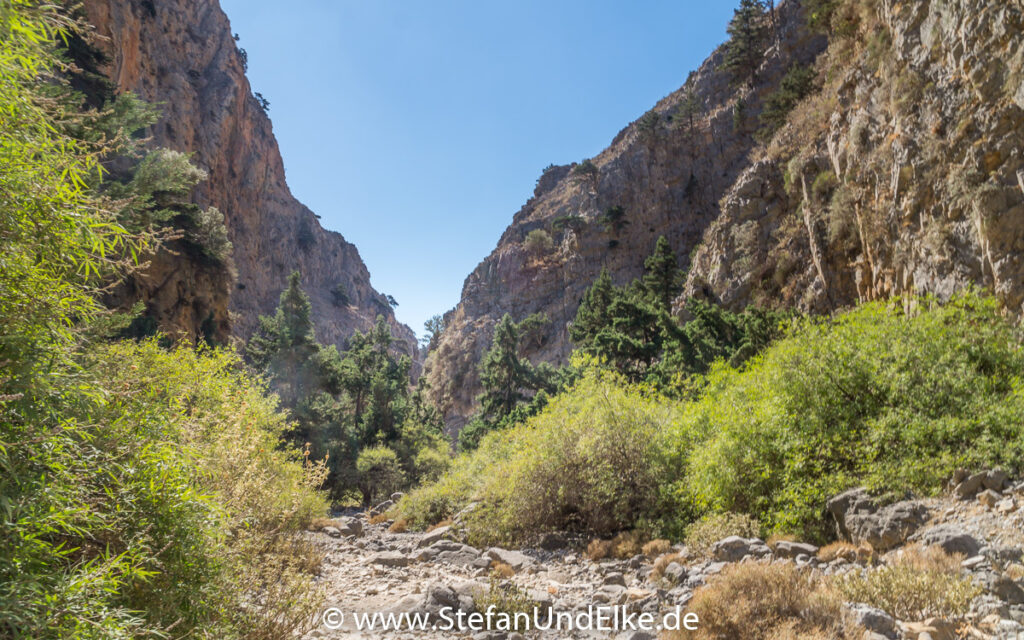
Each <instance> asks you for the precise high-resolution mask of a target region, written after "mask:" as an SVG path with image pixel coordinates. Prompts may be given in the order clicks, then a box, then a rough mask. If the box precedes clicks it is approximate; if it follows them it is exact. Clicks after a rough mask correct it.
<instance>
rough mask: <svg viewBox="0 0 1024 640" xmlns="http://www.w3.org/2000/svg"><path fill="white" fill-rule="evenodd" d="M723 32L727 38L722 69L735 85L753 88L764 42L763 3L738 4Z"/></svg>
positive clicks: (750, 0)
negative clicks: (729, 75)
mask: <svg viewBox="0 0 1024 640" xmlns="http://www.w3.org/2000/svg"><path fill="white" fill-rule="evenodd" d="M726 31H727V32H728V33H729V36H730V37H729V41H728V42H727V43H726V45H725V60H724V61H723V62H722V68H723V69H725V70H726V71H728V72H729V73H731V74H732V76H733V79H734V81H735V82H737V83H743V82H747V83H749V84H753V82H754V79H755V78H756V74H757V69H758V67H759V66H761V58H762V56H763V55H764V50H765V46H766V44H767V40H768V25H767V23H766V20H765V6H764V3H763V2H762V1H761V0H740V7H739V8H738V9H736V10H735V12H734V15H733V18H732V20H731V21H730V22H729V27H728V28H727V29H726Z"/></svg>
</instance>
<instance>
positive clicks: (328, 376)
mask: <svg viewBox="0 0 1024 640" xmlns="http://www.w3.org/2000/svg"><path fill="white" fill-rule="evenodd" d="M310 314H311V306H310V302H309V298H308V297H307V296H306V294H305V292H303V291H302V287H301V278H300V276H299V274H298V273H293V274H292V275H291V277H290V278H289V283H288V288H287V289H285V290H284V292H282V294H281V301H280V304H279V305H278V308H277V311H276V312H275V314H274V316H272V317H261V318H260V328H259V330H258V331H257V332H256V333H255V334H254V335H253V336H252V338H250V339H249V343H248V344H247V345H246V356H247V358H248V360H249V361H250V362H251V363H252V365H253V366H254V367H255V368H256V369H257V370H258V371H260V372H261V373H262V374H263V375H264V376H266V378H267V380H268V382H269V384H270V388H271V389H272V390H274V391H275V392H276V393H277V394H278V395H279V396H280V397H281V401H282V404H283V405H284V406H285V407H286V408H287V409H289V410H290V411H291V413H292V415H293V416H294V418H295V420H296V426H295V428H294V429H293V431H292V432H291V433H290V434H289V435H290V439H291V440H292V441H293V442H294V443H296V444H299V445H301V444H303V443H309V444H310V445H311V447H312V449H311V450H312V453H313V455H314V456H315V457H324V456H327V457H328V458H329V460H330V469H331V475H330V480H329V485H330V488H331V490H332V493H333V495H334V496H335V497H341V496H343V495H345V494H346V493H349V492H351V490H352V489H355V488H357V487H358V488H360V489H361V490H362V491H363V495H364V498H365V499H367V500H369V498H370V496H371V495H373V492H372V491H368V490H367V489H366V487H367V486H368V485H367V484H366V482H364V480H367V479H366V478H363V477H362V474H361V473H360V472H359V469H358V466H359V465H358V459H359V455H360V452H361V451H363V450H364V449H367V448H369V447H374V446H376V445H382V446H386V447H388V448H389V449H390V450H393V451H394V452H397V454H398V456H399V461H400V464H401V471H402V473H401V476H400V478H401V479H403V480H404V481H406V482H408V483H411V482H415V481H416V480H417V479H418V478H419V474H418V471H417V463H416V459H417V456H418V455H419V453H420V451H421V450H423V449H432V450H434V451H440V450H442V449H444V446H445V445H443V444H442V443H443V441H444V438H443V436H442V434H441V420H440V417H439V416H438V415H437V412H436V410H434V409H433V408H432V407H430V406H429V405H428V404H427V403H426V400H425V397H424V395H423V393H422V388H421V389H418V390H416V392H411V391H410V387H409V371H410V368H411V367H412V361H411V360H410V358H409V357H408V356H406V355H396V353H395V347H396V345H395V340H394V338H393V337H392V335H391V328H390V327H389V326H388V324H387V322H386V321H385V320H384V318H383V317H380V316H378V318H377V322H376V324H375V325H374V327H373V329H371V330H370V331H369V332H367V333H362V332H360V331H356V332H355V333H353V334H352V336H351V337H349V339H348V344H347V348H346V349H345V351H344V352H343V353H339V352H338V350H337V348H335V347H334V346H333V345H332V346H329V347H325V346H324V345H322V344H320V343H319V342H317V340H316V336H315V334H314V331H313V321H312V318H311V315H310ZM367 481H368V480H367ZM399 484H400V485H402V486H404V484H403V483H401V482H399ZM398 488H402V487H401V486H397V487H395V489H394V490H397V489H398Z"/></svg>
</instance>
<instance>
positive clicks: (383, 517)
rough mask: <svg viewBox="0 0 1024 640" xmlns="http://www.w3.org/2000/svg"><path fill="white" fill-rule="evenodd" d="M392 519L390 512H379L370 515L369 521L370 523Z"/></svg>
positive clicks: (379, 522)
mask: <svg viewBox="0 0 1024 640" xmlns="http://www.w3.org/2000/svg"><path fill="white" fill-rule="evenodd" d="M390 519H391V518H389V517H388V514H386V513H378V514H377V515H375V516H370V519H369V520H368V522H369V523H370V524H381V523H384V522H387V521H388V520H390Z"/></svg>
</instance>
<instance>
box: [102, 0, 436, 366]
mask: <svg viewBox="0 0 1024 640" xmlns="http://www.w3.org/2000/svg"><path fill="white" fill-rule="evenodd" d="M84 11H85V14H86V16H87V19H88V20H89V22H91V24H92V25H94V26H95V35H96V36H97V37H96V38H95V41H94V45H95V46H97V47H98V48H99V49H100V50H102V51H103V52H104V54H105V59H104V60H103V61H102V62H101V64H100V67H101V71H102V72H103V73H104V74H105V75H107V76H108V77H109V78H110V80H111V81H112V82H113V83H114V85H115V87H116V90H117V91H119V92H127V91H131V92H134V93H136V94H137V95H139V96H140V97H141V98H143V99H145V100H147V101H149V102H153V103H158V104H160V106H161V108H162V110H163V115H162V117H161V119H160V121H159V122H158V123H157V124H156V125H155V126H153V127H151V128H150V130H148V131H147V132H146V133H147V135H149V136H151V137H152V139H153V144H154V145H156V146H162V147H167V148H170V149H174V150H178V151H184V152H190V153H193V154H194V156H193V162H194V163H195V164H197V165H198V166H199V167H201V168H202V169H203V170H205V171H206V172H207V173H208V174H209V178H208V179H207V180H206V181H205V182H203V183H201V184H200V185H199V186H198V187H197V188H196V191H195V194H194V199H195V201H196V202H197V203H198V204H200V205H201V206H204V207H206V206H211V205H212V206H215V207H217V208H218V209H219V210H220V211H221V212H222V213H223V214H224V216H225V223H226V225H227V228H228V232H229V236H230V239H231V242H232V244H233V246H234V253H233V259H234V263H235V266H236V268H237V272H238V276H237V279H236V281H235V282H234V284H233V285H232V287H231V290H230V292H223V293H213V292H211V291H210V286H209V283H208V282H207V280H208V279H209V278H203V277H197V275H196V272H195V269H194V268H193V267H191V266H190V265H189V264H188V261H187V260H185V259H176V258H175V257H173V256H167V255H164V256H159V257H158V259H157V260H154V264H153V266H152V267H151V269H150V271H149V273H147V274H146V277H145V278H144V282H143V283H142V284H141V285H140V288H141V289H142V291H140V292H139V293H140V294H141V295H143V297H144V299H145V300H146V301H147V302H150V303H151V306H154V307H155V309H152V311H153V312H154V313H155V314H156V315H157V317H158V318H160V319H161V321H162V322H161V324H162V328H164V329H165V330H170V331H174V330H179V331H182V332H184V333H186V334H194V333H195V327H196V324H195V323H196V320H197V316H198V315H202V314H205V313H206V312H207V311H206V308H207V307H210V309H209V312H210V313H212V314H213V316H214V318H215V321H216V323H217V324H218V325H220V326H222V327H223V328H224V329H225V330H226V329H227V328H228V327H230V331H231V334H232V335H234V336H238V337H240V338H242V339H245V338H247V337H248V336H249V335H250V334H251V333H252V331H253V330H254V329H255V328H256V326H257V319H258V316H259V315H260V314H269V313H271V312H273V310H274V308H275V307H276V306H277V301H278V296H279V294H280V292H281V290H282V289H283V288H284V287H285V286H286V284H287V279H288V275H289V274H290V273H291V272H292V271H293V270H299V271H300V272H301V273H302V276H303V288H304V289H305V290H306V292H307V293H308V294H309V297H310V299H311V301H312V305H313V317H314V322H315V325H316V331H317V337H318V339H319V340H320V341H321V342H324V343H327V344H331V343H334V344H339V345H340V344H342V343H343V341H344V339H345V338H346V337H347V336H349V335H350V334H351V333H352V332H353V331H354V330H357V329H359V330H365V329H367V328H369V327H370V326H372V324H373V322H374V320H375V318H376V317H377V316H378V315H383V316H384V317H385V318H386V319H387V320H388V322H389V323H390V324H391V327H392V332H393V333H394V334H395V336H396V337H397V338H398V339H399V340H400V341H402V343H403V344H404V345H405V347H404V349H403V350H404V351H406V352H408V353H410V354H413V355H415V354H416V349H415V346H416V345H415V336H414V334H413V332H412V331H411V330H410V329H409V328H408V327H406V326H405V325H402V324H400V323H398V322H397V321H396V320H395V317H394V313H393V312H392V310H391V307H390V306H389V305H388V303H387V300H385V298H384V297H383V296H382V295H381V294H380V293H379V292H377V291H375V290H374V289H373V288H372V287H371V286H370V274H369V272H368V271H367V269H366V265H364V264H363V261H362V259H361V258H360V256H359V252H358V250H357V249H356V247H355V246H354V245H352V244H351V243H349V242H347V241H346V240H345V239H344V238H343V237H342V236H341V235H340V234H339V233H336V232H333V231H327V230H325V229H323V228H322V227H321V226H320V223H319V222H318V217H317V216H316V215H315V214H314V213H313V212H312V211H310V210H309V209H308V208H307V207H305V206H304V205H302V203H300V202H299V201H298V200H296V199H295V197H294V196H292V194H291V192H290V190H289V188H288V184H287V182H286V181H285V172H284V164H283V162H282V159H281V153H280V151H279V149H278V146H277V142H276V140H275V139H274V134H273V130H272V127H271V123H270V119H269V118H268V117H267V114H266V113H265V112H264V110H263V109H262V108H261V106H260V104H259V102H258V101H257V99H256V98H255V97H254V96H253V93H252V90H251V88H250V86H249V82H248V80H247V79H246V76H245V62H244V60H243V56H242V54H241V52H240V51H239V49H238V47H237V46H236V44H235V40H234V38H233V37H232V32H231V26H230V23H229V22H228V18H227V16H226V15H225V14H224V12H223V11H222V10H221V8H220V6H219V4H218V2H217V1H216V0H86V1H85V3H84ZM228 293H229V295H226V294H228ZM200 301H201V302H200ZM197 309H198V311H197ZM229 312H230V317H229V315H228V314H229Z"/></svg>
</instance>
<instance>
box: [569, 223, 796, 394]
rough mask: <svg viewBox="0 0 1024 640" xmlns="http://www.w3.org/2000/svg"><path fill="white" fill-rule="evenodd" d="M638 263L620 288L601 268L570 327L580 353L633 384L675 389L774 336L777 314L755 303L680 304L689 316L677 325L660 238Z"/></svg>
mask: <svg viewBox="0 0 1024 640" xmlns="http://www.w3.org/2000/svg"><path fill="white" fill-rule="evenodd" d="M644 267H645V270H644V271H645V272H644V275H643V277H642V278H641V279H640V280H637V281H634V282H633V283H632V284H631V285H629V286H627V287H615V286H614V285H613V284H612V281H611V277H610V276H609V275H608V273H607V271H602V272H601V275H600V276H598V278H597V280H596V281H595V282H594V285H593V286H592V287H591V288H590V289H588V290H587V291H586V293H584V295H583V300H582V301H581V302H580V306H579V309H578V310H577V312H576V318H575V319H574V320H573V322H572V324H570V325H569V337H570V338H571V339H572V341H573V343H574V344H575V345H576V346H577V347H578V348H579V349H580V350H582V351H583V352H584V353H587V354H590V355H593V356H595V357H597V358H598V359H599V360H601V361H602V362H604V363H606V364H607V365H608V366H610V367H612V368H614V369H615V370H616V371H618V372H619V373H621V374H623V375H624V376H626V378H627V379H629V380H630V381H632V382H640V381H646V382H649V383H652V384H655V385H656V386H658V387H659V388H661V389H662V390H663V391H665V392H674V391H680V390H683V389H685V388H686V387H687V386H688V385H689V382H688V381H689V378H690V377H691V376H693V375H696V374H703V373H706V372H707V371H708V369H709V368H710V367H711V365H712V364H713V363H714V362H715V361H716V360H719V359H723V360H727V361H729V362H731V363H732V364H733V365H735V366H739V365H740V364H742V363H743V362H744V361H746V360H747V359H748V358H750V357H751V356H753V355H754V354H756V353H757V352H758V351H760V350H761V349H763V348H764V347H765V346H766V345H767V344H768V343H769V342H770V341H771V340H772V339H773V338H774V337H776V336H777V335H778V334H779V329H780V322H781V320H782V319H783V317H784V316H783V315H782V314H779V313H773V312H768V311H763V310H759V309H756V308H749V309H747V310H746V311H743V312H742V313H734V312H731V311H728V310H726V309H722V308H721V307H718V306H716V305H713V304H710V303H707V302H703V301H700V300H688V301H687V302H686V305H685V313H686V315H687V316H688V319H687V320H686V322H684V323H683V324H679V323H678V322H677V321H676V320H675V319H674V318H673V317H672V316H671V315H670V312H671V310H672V309H671V307H672V303H673V301H674V300H675V298H676V297H677V296H678V294H679V293H680V292H681V291H682V279H683V273H682V271H681V270H680V269H679V267H678V262H677V258H676V256H675V252H673V251H672V248H671V246H670V245H669V244H668V241H667V240H666V239H665V238H659V239H658V244H657V246H656V248H655V250H654V253H653V254H652V255H651V256H650V257H649V258H648V259H647V260H646V261H645V262H644Z"/></svg>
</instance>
